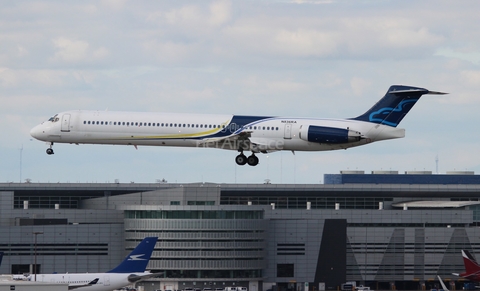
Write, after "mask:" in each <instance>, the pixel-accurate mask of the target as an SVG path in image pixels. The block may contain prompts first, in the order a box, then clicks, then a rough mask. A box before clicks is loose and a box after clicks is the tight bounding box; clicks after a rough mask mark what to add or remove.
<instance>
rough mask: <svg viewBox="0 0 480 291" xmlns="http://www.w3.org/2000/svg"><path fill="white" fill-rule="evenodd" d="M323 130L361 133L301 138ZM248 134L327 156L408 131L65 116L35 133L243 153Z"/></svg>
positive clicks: (354, 125) (62, 139)
mask: <svg viewBox="0 0 480 291" xmlns="http://www.w3.org/2000/svg"><path fill="white" fill-rule="evenodd" d="M308 126H321V127H328V128H341V129H346V130H352V131H355V132H357V133H359V136H360V137H361V138H359V139H358V140H355V141H352V142H346V143H322V142H311V141H308V140H306V139H305V137H304V138H303V139H302V136H301V132H302V128H303V129H305V128H307V127H308ZM242 133H248V135H249V142H250V145H249V146H250V148H249V149H248V150H252V151H254V152H259V151H275V150H289V151H325V150H336V149H346V148H350V147H355V146H360V145H364V144H367V143H370V142H375V141H380V140H386V139H393V138H401V137H404V135H405V131H404V129H400V128H396V127H391V126H386V125H382V124H376V123H370V122H365V121H358V120H353V119H316V118H315V119H314V118H291V117H263V116H238V115H209V114H175V113H139V112H110V111H81V110H76V111H66V112H62V113H59V114H57V115H55V116H54V117H52V118H51V119H50V120H49V121H45V122H43V123H42V124H40V125H37V126H36V127H34V128H33V129H32V130H31V135H32V136H33V137H35V138H36V139H39V140H42V141H47V142H51V143H74V144H118V145H134V146H143V145H145V146H175V147H214V148H221V149H229V150H238V144H237V143H236V142H235V141H236V139H234V138H232V139H229V138H228V137H232V136H241V134H242Z"/></svg>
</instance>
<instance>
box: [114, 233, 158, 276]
mask: <svg viewBox="0 0 480 291" xmlns="http://www.w3.org/2000/svg"><path fill="white" fill-rule="evenodd" d="M157 239H158V238H157V237H146V238H144V239H143V240H142V241H141V242H140V243H139V244H138V246H137V247H136V248H135V249H134V250H133V251H132V252H131V253H130V254H129V255H128V256H127V257H126V258H125V259H124V260H123V262H121V263H120V265H118V266H116V267H115V268H113V269H112V270H110V271H108V272H107V273H141V272H145V269H146V268H147V264H148V261H149V260H150V257H151V255H152V252H153V249H154V248H155V244H156V243H157Z"/></svg>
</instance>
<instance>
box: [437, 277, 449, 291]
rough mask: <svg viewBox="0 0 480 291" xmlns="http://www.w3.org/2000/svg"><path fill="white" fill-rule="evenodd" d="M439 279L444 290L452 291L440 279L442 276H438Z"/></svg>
mask: <svg viewBox="0 0 480 291" xmlns="http://www.w3.org/2000/svg"><path fill="white" fill-rule="evenodd" d="M437 277H438V280H439V281H440V285H442V289H443V290H444V291H450V290H448V288H447V286H446V285H445V283H444V282H443V280H442V278H440V276H438V275H437Z"/></svg>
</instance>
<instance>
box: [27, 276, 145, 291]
mask: <svg viewBox="0 0 480 291" xmlns="http://www.w3.org/2000/svg"><path fill="white" fill-rule="evenodd" d="M132 274H135V275H145V274H146V273H72V274H68V273H66V274H37V281H38V282H49V283H67V284H68V286H69V287H75V290H88V291H111V290H114V289H119V288H121V287H125V286H128V285H131V284H132V283H131V282H129V281H128V276H130V275H132ZM96 278H98V282H97V283H96V284H95V285H87V286H85V285H86V284H88V283H89V282H92V281H93V280H95V279H96ZM28 280H29V281H34V280H35V279H34V275H30V276H29V277H28Z"/></svg>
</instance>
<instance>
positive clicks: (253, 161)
mask: <svg viewBox="0 0 480 291" xmlns="http://www.w3.org/2000/svg"><path fill="white" fill-rule="evenodd" d="M247 163H248V165H250V166H256V165H258V157H257V156H256V155H251V156H249V157H248V158H247Z"/></svg>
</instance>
